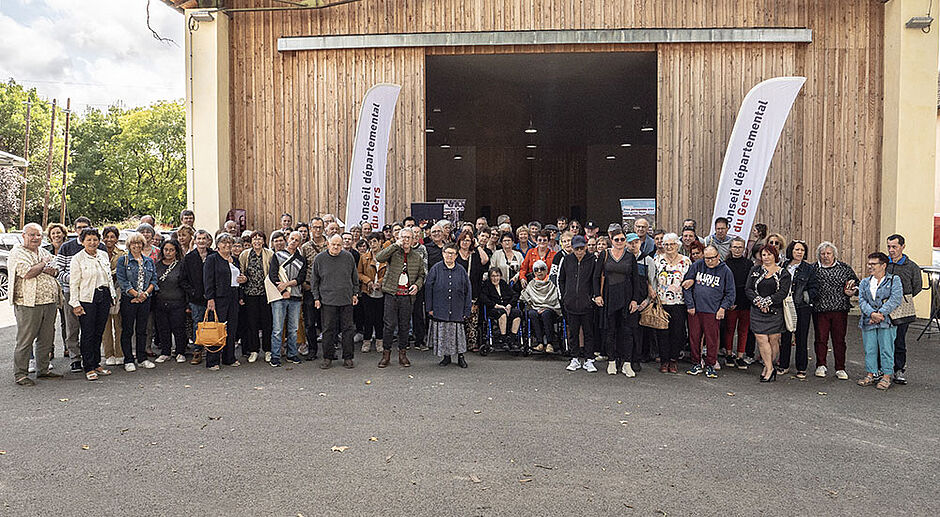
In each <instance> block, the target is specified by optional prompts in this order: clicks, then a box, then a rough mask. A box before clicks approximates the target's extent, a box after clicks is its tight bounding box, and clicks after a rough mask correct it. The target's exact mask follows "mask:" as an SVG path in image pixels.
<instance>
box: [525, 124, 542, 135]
mask: <svg viewBox="0 0 940 517" xmlns="http://www.w3.org/2000/svg"><path fill="white" fill-rule="evenodd" d="M525 132H526V133H527V134H530V135H534V134H535V133H538V132H539V130H538V129H535V128H534V127H532V126H529V127H527V128H525Z"/></svg>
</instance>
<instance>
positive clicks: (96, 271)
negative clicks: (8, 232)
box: [69, 228, 900, 381]
mask: <svg viewBox="0 0 940 517" xmlns="http://www.w3.org/2000/svg"><path fill="white" fill-rule="evenodd" d="M78 240H79V242H80V243H81V244H82V247H83V248H84V249H83V250H82V251H79V252H78V253H76V254H75V255H73V256H72V260H71V263H70V266H69V271H70V272H71V276H70V278H69V292H70V297H69V305H70V306H71V308H72V313H73V314H75V315H76V316H78V319H79V323H80V324H81V341H80V347H81V354H82V369H83V370H84V371H85V378H86V379H88V380H89V381H95V380H98V376H99V375H110V374H111V371H110V370H106V369H104V368H102V367H101V336H102V334H103V333H104V326H105V324H106V323H107V321H108V316H109V314H110V310H111V305H112V304H113V303H114V297H115V292H114V283H113V282H112V281H111V261H110V260H108V254H107V252H104V251H101V250H99V249H98V244H99V243H100V240H101V237H100V235H98V230H95V229H94V228H85V229H83V230H82V233H81V234H79V236H78ZM898 284H899V285H900V282H898ZM125 356H126V354H125Z"/></svg>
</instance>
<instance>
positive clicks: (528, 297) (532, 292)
mask: <svg viewBox="0 0 940 517" xmlns="http://www.w3.org/2000/svg"><path fill="white" fill-rule="evenodd" d="M532 271H533V272H534V273H535V278H533V279H532V281H531V282H529V283H528V284H526V286H525V290H524V291H522V296H521V297H520V299H521V300H522V301H523V302H525V304H526V307H527V308H526V316H528V318H529V320H530V321H531V322H532V334H533V335H534V336H535V340H536V341H537V342H538V344H537V345H536V346H535V347H534V348H533V350H535V351H536V352H545V353H548V354H552V353H554V352H555V348H554V347H553V346H552V343H553V342H554V341H555V320H556V319H557V318H558V317H559V316H561V301H560V300H561V298H560V296H559V294H558V286H556V285H555V284H554V283H553V282H551V281H550V280H549V279H548V265H547V264H546V263H545V261H543V260H537V261H536V262H535V264H534V265H533V266H532Z"/></svg>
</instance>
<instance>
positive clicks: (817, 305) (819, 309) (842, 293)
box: [810, 241, 858, 380]
mask: <svg viewBox="0 0 940 517" xmlns="http://www.w3.org/2000/svg"><path fill="white" fill-rule="evenodd" d="M816 256H817V258H818V260H817V261H816V264H814V265H813V268H814V269H815V270H816V271H815V274H816V297H815V298H813V299H812V300H810V301H811V306H812V308H813V326H814V330H815V334H816V342H815V348H816V377H825V376H826V373H827V371H828V369H827V368H826V356H827V355H829V347H828V346H827V344H828V342H829V338H830V337H831V338H832V355H833V357H834V358H835V363H836V364H835V367H836V378H838V379H840V380H846V379H848V378H849V375H848V373H847V372H846V371H845V332H846V330H847V328H848V317H849V310H850V309H851V308H852V302H851V300H850V298H851V297H852V295H853V294H855V293H857V292H858V275H856V274H855V271H853V270H852V267H851V266H849V265H848V264H846V263H845V262H841V261H839V260H838V257H839V250H838V248H836V246H835V244H833V243H831V242H829V241H825V242H822V243H820V245H819V246H818V247H817V248H816Z"/></svg>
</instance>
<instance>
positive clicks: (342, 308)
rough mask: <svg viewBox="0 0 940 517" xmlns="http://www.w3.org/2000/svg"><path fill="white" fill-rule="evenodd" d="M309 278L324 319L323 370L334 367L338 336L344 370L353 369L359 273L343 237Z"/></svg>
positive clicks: (336, 239)
mask: <svg viewBox="0 0 940 517" xmlns="http://www.w3.org/2000/svg"><path fill="white" fill-rule="evenodd" d="M334 224H335V223H334ZM308 278H309V282H310V292H311V294H312V295H313V300H314V302H313V303H314V306H315V307H316V308H317V309H319V310H320V316H321V317H322V318H323V362H322V363H321V364H320V368H323V369H324V370H325V369H327V368H329V367H330V366H331V365H332V363H333V359H334V358H335V354H336V338H337V334H342V340H343V366H345V367H346V368H352V367H354V366H355V365H354V364H353V354H354V351H355V349H354V348H353V334H354V333H355V331H356V326H355V324H354V323H353V306H354V305H356V304H358V303H359V270H358V268H357V265H356V261H355V260H354V259H353V256H352V254H351V253H349V252H348V251H346V250H344V249H343V238H342V236H340V235H333V236H332V237H330V238H329V240H328V241H327V248H326V251H321V252H320V253H319V254H317V256H316V258H314V259H313V265H312V266H311V267H310V273H309V275H308ZM386 339H388V338H386Z"/></svg>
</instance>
